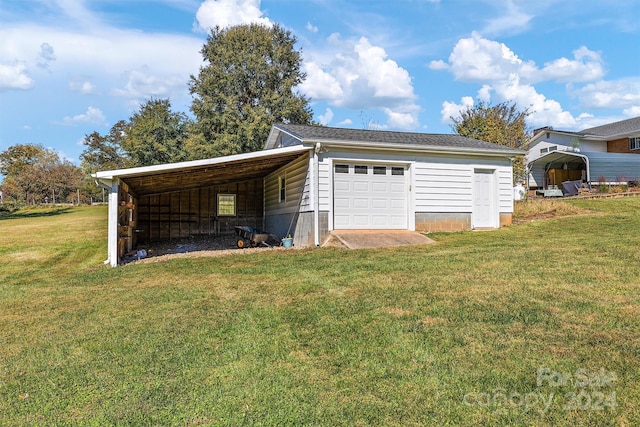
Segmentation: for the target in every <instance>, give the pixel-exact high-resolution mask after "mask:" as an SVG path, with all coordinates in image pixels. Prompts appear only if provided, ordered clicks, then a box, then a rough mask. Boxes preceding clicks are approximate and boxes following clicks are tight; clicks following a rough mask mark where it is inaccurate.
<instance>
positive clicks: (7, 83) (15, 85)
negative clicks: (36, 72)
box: [0, 63, 33, 92]
mask: <svg viewBox="0 0 640 427" xmlns="http://www.w3.org/2000/svg"><path fill="white" fill-rule="evenodd" d="M25 70H26V66H25V65H24V64H23V63H17V64H14V65H6V64H0V92H3V91H5V90H11V89H20V90H27V89H31V88H32V87H33V80H32V79H31V77H29V76H28V75H27V73H26V72H25Z"/></svg>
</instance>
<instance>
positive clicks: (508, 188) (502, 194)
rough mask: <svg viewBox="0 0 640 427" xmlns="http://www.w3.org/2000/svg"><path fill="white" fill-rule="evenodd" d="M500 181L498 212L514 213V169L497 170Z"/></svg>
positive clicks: (497, 177)
mask: <svg viewBox="0 0 640 427" xmlns="http://www.w3.org/2000/svg"><path fill="white" fill-rule="evenodd" d="M496 179H497V180H498V212H503V213H513V168H511V167H504V166H502V167H498V168H496Z"/></svg>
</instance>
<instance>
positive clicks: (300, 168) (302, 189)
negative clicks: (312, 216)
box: [264, 155, 313, 215]
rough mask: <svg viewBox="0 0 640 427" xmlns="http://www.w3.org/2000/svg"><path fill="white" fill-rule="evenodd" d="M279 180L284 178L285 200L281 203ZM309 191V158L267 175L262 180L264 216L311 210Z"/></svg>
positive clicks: (311, 202) (303, 157)
mask: <svg viewBox="0 0 640 427" xmlns="http://www.w3.org/2000/svg"><path fill="white" fill-rule="evenodd" d="M281 178H284V181H285V186H286V187H285V193H286V200H284V201H282V202H281V201H280V186H279V184H280V180H281ZM310 189H311V184H310V174H309V157H308V156H306V155H305V156H301V157H300V158H299V159H296V160H294V161H293V162H291V163H289V164H288V165H286V166H283V167H281V168H280V169H278V170H277V171H275V172H273V173H271V174H269V175H267V177H266V178H265V179H264V202H265V204H264V206H265V215H277V214H283V213H290V212H295V211H296V210H299V212H307V211H310V210H312V209H313V207H312V206H313V201H312V200H311V193H310ZM301 196H302V197H301Z"/></svg>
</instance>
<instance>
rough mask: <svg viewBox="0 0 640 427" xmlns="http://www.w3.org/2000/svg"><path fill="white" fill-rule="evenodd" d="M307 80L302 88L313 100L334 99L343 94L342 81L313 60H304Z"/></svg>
mask: <svg viewBox="0 0 640 427" xmlns="http://www.w3.org/2000/svg"><path fill="white" fill-rule="evenodd" d="M303 68H304V71H305V72H306V73H307V78H306V80H305V81H304V82H303V83H302V85H301V86H300V89H301V90H302V91H303V92H304V93H305V95H307V96H308V97H310V98H311V99H312V100H314V99H315V100H334V99H340V98H341V97H342V96H343V91H342V87H341V85H340V82H338V80H337V79H336V78H335V77H334V76H332V75H331V74H330V73H329V72H326V71H324V70H323V69H322V68H321V67H320V66H319V65H318V64H317V63H315V62H313V61H309V62H307V61H305V62H303Z"/></svg>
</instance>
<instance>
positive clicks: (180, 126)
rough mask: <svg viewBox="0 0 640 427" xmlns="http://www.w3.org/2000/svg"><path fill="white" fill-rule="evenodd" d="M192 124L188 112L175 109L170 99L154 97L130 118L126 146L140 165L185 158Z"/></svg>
mask: <svg viewBox="0 0 640 427" xmlns="http://www.w3.org/2000/svg"><path fill="white" fill-rule="evenodd" d="M189 124H190V121H189V118H188V117H187V115H186V114H184V113H179V112H174V111H172V110H171V102H170V101H169V99H150V100H148V101H147V102H145V103H144V104H142V105H141V106H140V109H139V110H138V111H137V112H135V113H134V114H133V115H132V116H131V118H129V122H128V123H127V125H126V129H125V131H124V132H125V134H124V136H123V137H122V139H121V143H122V148H123V149H124V150H125V151H126V152H127V154H128V156H129V158H130V159H131V161H132V163H133V164H135V165H136V166H150V165H157V164H160V163H173V162H180V161H183V160H185V159H186V158H187V153H186V152H185V150H184V143H185V140H186V139H187V130H188V127H189Z"/></svg>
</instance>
